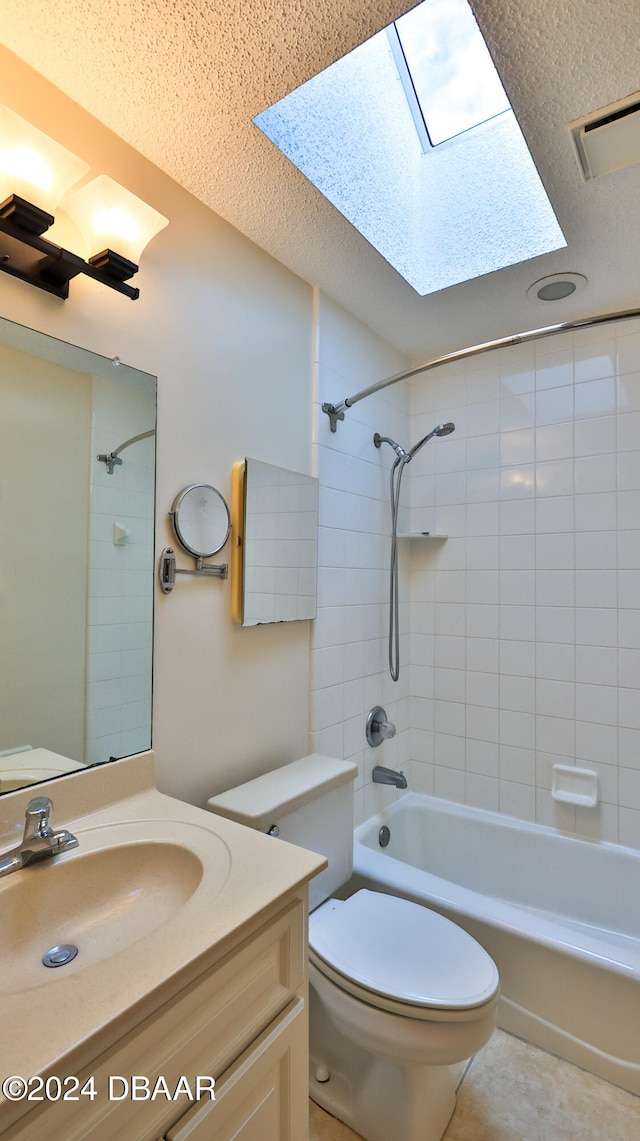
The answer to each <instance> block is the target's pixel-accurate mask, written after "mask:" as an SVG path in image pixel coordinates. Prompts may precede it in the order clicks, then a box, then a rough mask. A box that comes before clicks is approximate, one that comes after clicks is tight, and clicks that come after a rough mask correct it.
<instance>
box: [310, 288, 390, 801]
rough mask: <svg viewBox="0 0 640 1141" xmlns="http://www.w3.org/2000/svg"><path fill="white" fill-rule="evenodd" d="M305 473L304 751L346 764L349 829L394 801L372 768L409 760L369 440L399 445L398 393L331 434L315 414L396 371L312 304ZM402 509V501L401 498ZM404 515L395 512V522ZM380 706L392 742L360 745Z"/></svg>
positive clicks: (382, 472) (380, 351) (356, 327)
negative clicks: (393, 732)
mask: <svg viewBox="0 0 640 1141" xmlns="http://www.w3.org/2000/svg"><path fill="white" fill-rule="evenodd" d="M316 318H317V321H316V346H315V352H314V359H315V367H316V390H315V401H314V423H315V448H314V451H315V464H316V471H315V474H316V475H317V476H318V477H319V479H320V531H319V557H318V562H319V567H318V617H317V619H316V622H315V623H314V628H313V635H312V653H311V685H312V694H311V730H312V732H311V741H312V746H313V748H314V750H316V751H317V752H322V753H328V754H329V755H331V756H334V757H342V758H345V759H347V760H352V761H354V762H355V763H356V764H357V765H358V769H359V774H358V780H357V784H356V819H357V820H361V819H365V818H366V817H368V816H371V815H372V813H374V812H375V811H377V810H378V809H379V808H380V807H382V806H383V804H384V803H385V802H386V801H388V800H389V799H391V798H394V797H395V795H396V794H395V791H394V790H393V789H388V788H383V787H382V786H381V785H373V784H372V783H371V769H372V768H373V766H374V765H376V764H382V765H390V766H392V767H394V768H395V767H402V765H403V764H404V763H405V761H407V760H408V758H409V743H410V733H409V729H410V721H409V712H410V710H409V677H410V673H409V659H408V636H407V628H408V627H407V621H408V613H407V602H406V597H407V577H406V575H403V576H402V591H403V592H402V595H401V600H403V601H402V602H401V628H402V630H403V638H402V649H403V653H404V662H405V666H404V669H403V670H402V672H401V675H400V679H399V681H398V682H397V683H394V682H392V681H391V679H390V677H389V673H388V670H387V642H386V633H387V630H388V581H389V571H388V562H389V534H390V515H389V510H390V509H389V470H390V467H391V463H392V459H393V452H392V451H391V449H390V448H389V447H388V446H387V445H385V446H383V447H382V448H381V449H380V450H379V451H377V450H376V448H375V447H374V444H373V434H374V432H376V431H379V432H380V433H381V435H387V436H391V437H392V438H393V439H396V440H398V441H399V442H401V443H403V444H405V445H406V443H407V440H408V435H409V415H408V411H409V404H408V392H407V391H406V390H405V389H404V388H403V387H402V386H397V387H395V388H389V389H386V390H385V391H384V392H382V393H379V394H377V395H376V396H372V397H369V398H368V399H367V400H363V401H362V402H361V403H359V404H357V405H356V406H355V407H354V408H352V409H350V410H349V411H348V412H347V414H346V418H345V420H344V421H343V422H340V423H339V424H338V428H337V432H335V434H334V433H332V432H331V431H330V428H329V419H328V417H327V416H326V415H325V413H324V412H322V408H321V405H322V403H323V401H329V402H334V403H338V401H340V400H341V399H343V398H344V397H345V396H349V395H352V394H353V393H355V392H357V391H358V390H359V389H361V388H364V387H365V386H366V385H368V384H371V383H373V382H375V381H376V380H380V379H382V378H383V377H385V376H390V375H392V374H393V373H395V372H398V371H400V370H401V369H402V368H403V367H404V365H405V361H404V359H403V357H401V356H400V354H399V353H398V352H396V351H395V350H394V349H391V348H390V347H389V346H388V345H387V344H386V343H385V342H384V341H383V340H381V338H380V337H378V336H376V334H375V333H373V332H372V331H371V330H370V329H367V328H366V327H365V326H364V325H362V324H361V323H360V322H359V321H356V320H355V319H354V318H353V317H350V316H349V315H348V314H347V313H346V312H345V311H344V310H343V309H341V308H340V307H339V306H338V305H336V304H335V303H334V302H332V301H330V300H329V299H328V298H326V297H325V296H323V295H322V294H320V295H319V296H318V298H317V308H316ZM404 490H407V491H408V484H407V488H406V489H404ZM407 505H408V497H407ZM407 515H408V506H407V508H406V510H405V512H404V516H405V521H406V516H407ZM374 705H382V706H383V707H384V708H385V709H386V712H387V716H388V718H389V720H390V721H393V722H394V723H395V724H396V726H397V728H398V735H397V736H396V737H395V738H394V739H393V740H391V741H385V742H384V744H383V745H381V746H380V747H379V748H377V749H372V748H370V747H369V746H368V745H367V742H366V738H365V726H366V719H367V713H368V711H369V710H370V709H371V708H372V707H373V706H374Z"/></svg>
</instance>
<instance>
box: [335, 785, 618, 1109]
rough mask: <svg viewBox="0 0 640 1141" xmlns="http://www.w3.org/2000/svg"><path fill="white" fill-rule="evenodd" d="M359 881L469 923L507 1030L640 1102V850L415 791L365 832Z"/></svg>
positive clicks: (359, 842) (358, 836) (358, 843)
mask: <svg viewBox="0 0 640 1141" xmlns="http://www.w3.org/2000/svg"><path fill="white" fill-rule="evenodd" d="M382 825H387V826H388V827H389V829H390V830H391V840H390V842H389V845H388V847H386V848H381V847H380V845H379V843H378V833H379V830H380V828H381V826H382ZM354 883H355V886H356V887H364V886H367V887H371V888H374V889H376V888H377V889H378V890H383V891H389V892H391V893H393V894H396V895H402V896H404V897H405V898H407V899H413V900H416V901H417V902H419V903H423V904H425V905H426V906H428V907H432V908H433V909H434V911H439V912H440V913H441V914H443V915H446V916H448V917H449V918H450V919H453V920H454V921H455V922H456V923H458V924H460V926H461V927H464V928H465V930H466V931H469V932H470V934H471V935H473V936H474V937H475V938H476V939H477V940H478V942H479V943H481V944H482V946H483V947H485V948H486V950H487V951H488V952H489V954H490V955H492V957H493V959H494V960H495V962H496V964H497V966H498V969H499V971H500V979H501V990H502V997H501V1000H500V1009H499V1015H498V1025H500V1026H502V1027H503V1028H504V1029H505V1030H509V1031H511V1032H512V1033H514V1034H517V1035H519V1036H520V1037H522V1038H526V1039H527V1040H528V1041H529V1042H533V1043H535V1044H536V1045H539V1046H542V1047H544V1048H545V1049H547V1050H550V1051H551V1052H552V1053H554V1054H557V1055H559V1056H560V1057H562V1058H566V1059H567V1060H568V1061H570V1062H574V1063H576V1064H577V1065H579V1066H582V1067H584V1068H585V1069H587V1070H590V1071H591V1072H592V1073H594V1074H597V1075H599V1076H600V1077H603V1078H606V1079H607V1080H608V1081H611V1082H615V1083H616V1084H617V1085H619V1086H622V1087H624V1088H625V1089H627V1090H630V1091H631V1092H632V1093H635V1094H640V852H637V851H635V850H633V849H631V848H623V847H620V846H618V845H616V844H606V843H594V842H591V841H585V840H578V839H575V838H573V837H571V836H565V835H559V834H558V833H556V832H554V831H553V829H550V828H544V827H542V826H541V825H537V824H528V823H526V822H525V821H521V820H515V819H513V818H511V817H505V816H501V815H499V814H498V813H494V812H485V811H482V810H480V809H475V808H467V807H466V806H464V805H459V804H452V803H450V802H449V801H445V800H439V799H436V798H434V797H430V796H420V795H417V794H416V793H409V794H408V795H407V796H405V797H402V799H400V800H398V801H396V802H395V803H394V804H393V805H392V806H391V807H390V808H389V809H387V810H385V811H384V812H383V813H381V814H380V815H379V816H376V817H374V818H373V819H371V820H369V821H367V822H366V823H365V824H363V825H362V826H361V827H360V828H357V829H356V832H355V848H354Z"/></svg>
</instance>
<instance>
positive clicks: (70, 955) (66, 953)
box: [42, 943, 78, 967]
mask: <svg viewBox="0 0 640 1141" xmlns="http://www.w3.org/2000/svg"><path fill="white" fill-rule="evenodd" d="M77 954H78V948H77V947H75V946H74V944H73V943H61V944H60V946H58V947H52V948H51V950H50V951H47V952H46V954H44V955H43V956H42V962H43V963H44V965H45V967H64V966H65V964H66V963H70V962H71V960H72V959H75V957H76V955H77Z"/></svg>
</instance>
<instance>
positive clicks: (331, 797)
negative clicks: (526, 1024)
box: [207, 753, 499, 1141]
mask: <svg viewBox="0 0 640 1141" xmlns="http://www.w3.org/2000/svg"><path fill="white" fill-rule="evenodd" d="M356 774H357V768H356V766H355V765H353V764H351V763H350V762H347V761H339V760H336V759H334V758H332V757H324V756H322V755H320V754H318V753H313V754H312V755H311V756H308V757H303V758H302V759H301V760H299V761H294V762H293V763H292V764H289V765H285V766H283V767H282V768H280V769H276V770H274V771H273V772H270V773H266V774H265V775H264V776H261V777H257V778H256V779H255V780H251V781H248V782H247V783H246V784H243V785H240V786H238V787H237V788H234V789H231V790H230V791H229V792H225V793H222V794H221V795H220V796H215V797H212V798H211V799H210V800H209V801H208V802H207V807H208V808H209V809H210V811H211V812H216V813H218V814H219V815H221V816H226V817H227V818H228V819H231V820H235V821H237V822H239V823H241V824H246V825H248V826H249V827H252V828H257V829H260V830H261V831H264V832H267V833H269V834H270V835H272V836H274V838H278V837H279V838H280V839H282V840H286V841H289V842H291V843H293V844H298V845H299V846H301V847H304V848H309V849H311V850H312V851H315V852H320V853H322V854H323V855H325V856H326V857H327V859H328V861H329V866H328V867H327V868H326V869H325V870H324V871H323V872H321V874H320V875H319V876H316V878H315V879H314V880H312V881H311V883H310V885H309V896H310V898H309V908H310V916H309V1036H310V1044H309V1054H310V1095H311V1097H312V1098H313V1100H314V1101H316V1102H317V1103H318V1105H320V1106H322V1107H323V1108H324V1109H326V1110H327V1111H328V1112H329V1113H332V1114H333V1115H334V1116H335V1117H337V1118H339V1120H340V1121H343V1122H344V1123H345V1124H346V1125H348V1126H349V1127H350V1128H351V1129H353V1130H354V1131H355V1132H356V1133H359V1134H360V1136H361V1137H363V1138H364V1139H365V1141H440V1139H441V1137H442V1135H443V1133H444V1131H445V1129H446V1127H447V1124H448V1122H449V1119H450V1117H451V1114H452V1113H453V1110H454V1108H455V1099H456V1085H457V1083H458V1081H459V1078H460V1076H461V1073H462V1069H463V1067H462V1066H461V1065H460V1063H463V1062H464V1061H465V1060H466V1059H467V1058H470V1057H471V1056H472V1055H473V1054H474V1053H476V1051H477V1050H479V1049H480V1048H481V1047H482V1046H484V1045H485V1043H486V1042H488V1041H489V1039H490V1037H491V1035H492V1033H493V1030H494V1027H495V1023H496V1014H497V1003H498V994H499V978H498V971H497V968H496V966H495V963H494V962H493V960H492V959H491V958H490V957H489V955H488V954H487V953H486V951H484V950H483V949H482V947H481V946H480V945H479V943H477V942H476V941H475V939H472V937H471V936H470V935H468V934H467V932H466V931H463V930H462V928H460V927H458V926H456V924H455V923H452V922H451V921H450V920H449V919H445V918H444V917H443V916H441V915H438V914H437V913H436V912H434V911H430V910H429V909H428V908H426V907H423V906H421V905H420V904H417V903H412V902H410V901H409V900H406V899H401V898H399V897H397V896H392V895H387V894H384V893H382V892H376V891H369V890H366V889H362V890H360V891H356V892H355V894H353V895H351V896H349V897H348V898H346V899H338V898H335V895H334V893H335V892H337V891H338V890H339V889H340V888H341V887H342V886H343V885H345V884H346V883H347V881H348V880H349V878H350V876H351V871H352V860H353V782H354V779H355V776H356ZM274 842H276V840H275V839H274Z"/></svg>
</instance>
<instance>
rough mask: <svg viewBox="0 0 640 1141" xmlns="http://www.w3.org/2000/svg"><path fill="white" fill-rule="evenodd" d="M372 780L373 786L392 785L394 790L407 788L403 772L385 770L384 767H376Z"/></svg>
mask: <svg viewBox="0 0 640 1141" xmlns="http://www.w3.org/2000/svg"><path fill="white" fill-rule="evenodd" d="M371 776H372V779H373V783H374V784H393V785H395V787H396V788H407V778H406V776H405V775H404V773H403V772H397V771H396V769H387V768H385V766H384V765H376V767H375V769H374V770H373V772H372V774H371Z"/></svg>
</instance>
